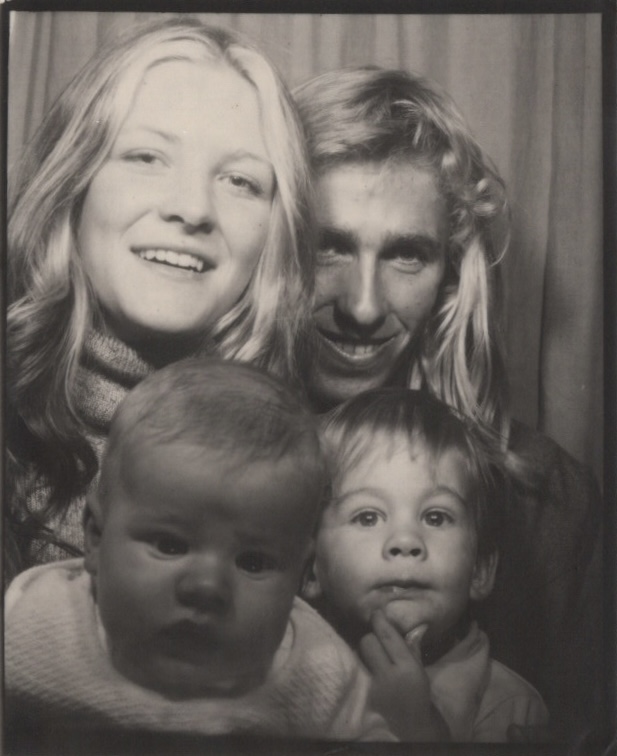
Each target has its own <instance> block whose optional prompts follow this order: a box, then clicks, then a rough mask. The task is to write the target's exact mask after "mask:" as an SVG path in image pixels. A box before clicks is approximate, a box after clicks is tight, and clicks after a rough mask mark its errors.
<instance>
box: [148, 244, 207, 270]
mask: <svg viewBox="0 0 617 756" xmlns="http://www.w3.org/2000/svg"><path fill="white" fill-rule="evenodd" d="M135 254H136V255H137V257H139V258H141V259H142V260H147V261H148V262H153V263H158V264H161V265H167V266H169V267H171V268H179V269H181V270H187V271H190V272H191V273H203V272H204V270H206V268H208V267H213V266H211V265H210V266H208V264H207V263H206V261H205V260H203V259H202V258H201V257H197V255H193V254H191V253H190V252H176V251H175V250H173V249H155V248H152V249H138V250H136V251H135Z"/></svg>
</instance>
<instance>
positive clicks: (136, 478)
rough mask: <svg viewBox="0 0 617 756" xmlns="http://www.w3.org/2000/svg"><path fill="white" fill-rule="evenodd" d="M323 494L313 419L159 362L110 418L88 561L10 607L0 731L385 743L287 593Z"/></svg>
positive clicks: (268, 383)
mask: <svg viewBox="0 0 617 756" xmlns="http://www.w3.org/2000/svg"><path fill="white" fill-rule="evenodd" d="M326 482H327V474H326V469H325V464H324V461H323V458H322V453H321V450H320V445H319V439H318V435H317V430H316V427H315V425H314V421H313V419H312V417H311V415H310V413H309V412H308V411H307V410H306V409H305V408H304V406H303V405H302V404H301V403H300V402H299V401H298V400H297V399H296V398H295V397H294V395H293V394H292V393H291V392H290V391H289V390H288V389H286V388H285V387H284V386H282V385H281V384H280V383H279V382H278V381H275V380H274V379H272V378H270V377H269V376H267V375H266V374H265V373H262V372H261V371H259V370H257V369H256V368H252V367H249V366H247V365H241V364H236V363H230V362H222V361H219V360H215V359H190V360H183V361H181V362H177V363H175V364H173V365H170V366H168V367H166V368H164V369H162V370H160V371H158V372H157V373H155V374H154V375H152V376H151V377H149V378H147V379H146V380H144V381H143V382H142V383H140V384H139V385H138V386H137V387H136V388H135V389H134V390H133V391H132V392H131V393H130V395H129V396H128V397H127V399H126V400H125V401H124V402H123V403H122V405H121V407H120V409H119V410H118V412H117V413H116V415H115V417H114V421H113V424H112V430H111V434H110V438H109V444H108V448H107V451H106V455H105V457H104V460H103V464H102V470H101V476H100V480H99V482H98V486H97V487H96V490H95V491H94V492H93V493H92V494H91V496H90V497H89V501H88V505H87V511H86V516H85V542H86V553H85V558H84V559H83V560H82V559H73V560H67V561H63V562H57V563H55V564H48V565H44V566H39V567H34V568H32V569H30V570H28V571H26V572H25V573H22V574H21V575H19V576H18V577H17V578H16V579H15V581H14V582H13V584H12V585H11V587H10V589H9V592H8V594H7V597H6V614H5V664H6V666H5V681H6V691H7V704H8V713H9V716H10V720H9V727H10V726H11V725H15V724H16V723H18V722H21V723H22V724H23V721H22V719H21V718H22V717H24V716H26V715H27V717H28V719H29V721H34V722H38V723H40V722H41V721H45V720H46V721H48V723H49V731H50V732H54V731H56V730H57V729H58V728H62V727H66V728H67V730H69V729H71V728H74V727H79V728H92V729H97V728H98V729H101V730H108V731H109V730H111V731H112V732H115V731H117V730H121V731H124V730H127V729H128V730H132V731H140V732H147V731H152V730H155V731H164V732H167V733H169V732H178V733H181V732H185V733H186V732H189V733H204V734H210V735H212V734H227V733H259V734H262V735H268V736H272V735H275V736H288V737H289V736H298V737H300V736H302V737H318V738H322V739H375V740H388V739H390V740H392V739H393V738H392V736H391V735H390V734H389V732H388V730H387V728H386V726H385V724H384V722H383V720H382V718H381V717H380V716H379V715H377V714H374V713H371V712H370V711H369V710H368V709H367V707H366V701H367V697H368V690H369V677H368V675H367V674H366V671H365V670H363V669H362V668H361V666H360V665H359V663H358V662H357V661H356V658H355V656H354V654H353V653H352V651H351V650H350V649H349V648H348V647H347V646H346V644H345V643H344V642H343V641H342V640H341V639H340V638H339V637H338V636H337V634H336V633H335V632H334V631H333V630H332V629H331V628H330V626H329V625H327V624H326V622H324V620H323V619H322V618H321V617H320V616H319V615H318V614H317V613H316V612H315V611H314V610H313V609H311V608H310V607H309V606H308V605H307V604H305V603H304V602H303V601H302V600H301V599H298V598H296V593H297V591H298V589H299V584H300V581H301V577H302V574H303V571H304V569H305V566H306V562H307V560H308V559H309V557H310V555H311V549H312V546H313V537H312V536H313V534H314V528H315V524H316V521H317V518H318V514H319V507H320V503H321V502H322V500H323V491H324V487H325V485H326Z"/></svg>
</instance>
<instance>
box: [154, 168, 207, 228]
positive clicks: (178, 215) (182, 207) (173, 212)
mask: <svg viewBox="0 0 617 756" xmlns="http://www.w3.org/2000/svg"><path fill="white" fill-rule="evenodd" d="M213 192H214V187H212V185H211V182H210V181H208V179H207V176H205V175H204V172H203V171H202V170H200V169H199V167H198V166H185V167H179V168H178V169H177V170H176V171H174V172H173V174H172V175H170V177H169V187H168V190H167V192H166V193H165V196H164V197H163V199H162V200H161V202H160V205H159V212H160V215H161V217H162V218H163V219H164V220H166V221H168V222H170V223H178V224H180V225H182V226H184V230H185V231H187V233H197V232H202V233H208V232H210V231H211V230H212V228H213V227H214V225H215V222H216V206H215V201H214V194H213Z"/></svg>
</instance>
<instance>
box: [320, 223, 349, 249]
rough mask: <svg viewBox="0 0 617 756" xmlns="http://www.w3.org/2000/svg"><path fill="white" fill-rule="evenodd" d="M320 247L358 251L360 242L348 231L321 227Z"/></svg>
mask: <svg viewBox="0 0 617 756" xmlns="http://www.w3.org/2000/svg"><path fill="white" fill-rule="evenodd" d="M319 246H320V247H321V248H322V249H325V248H327V247H337V248H338V249H343V250H346V251H351V250H353V249H356V248H357V246H358V240H357V237H356V235H355V234H354V233H353V231H348V230H347V229H343V228H336V227H335V226H320V227H319Z"/></svg>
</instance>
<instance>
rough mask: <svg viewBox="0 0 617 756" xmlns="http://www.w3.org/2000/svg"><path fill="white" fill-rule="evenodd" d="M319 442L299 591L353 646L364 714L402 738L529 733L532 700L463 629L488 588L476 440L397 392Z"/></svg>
mask: <svg viewBox="0 0 617 756" xmlns="http://www.w3.org/2000/svg"><path fill="white" fill-rule="evenodd" d="M323 438H324V442H325V444H326V447H327V449H328V452H329V455H330V458H331V460H332V463H333V470H334V479H333V490H332V496H331V500H330V502H329V504H328V505H327V507H326V510H325V512H324V514H323V516H322V519H321V525H320V529H319V533H318V538H317V545H316V557H315V562H314V569H313V573H312V574H311V575H310V577H309V579H308V582H307V583H306V584H305V595H306V596H307V597H308V598H309V599H312V600H313V601H314V602H315V603H316V604H317V606H318V607H319V608H320V610H321V611H322V613H323V614H324V615H325V616H326V617H327V618H328V619H329V620H330V621H331V622H332V623H333V625H334V626H335V627H336V629H337V630H338V631H339V632H340V633H341V634H342V635H343V637H344V638H346V639H347V640H348V641H349V642H350V644H351V645H352V646H353V647H356V648H358V649H359V651H360V654H361V656H362V658H363V660H364V662H365V663H366V665H367V667H368V668H369V670H370V671H371V673H372V675H373V678H374V689H373V692H372V702H373V705H374V706H375V708H376V709H377V710H379V711H381V713H382V714H383V715H384V717H385V718H386V719H387V721H388V723H389V725H390V726H391V728H392V730H393V731H394V733H395V734H396V735H397V736H398V737H399V738H400V739H401V740H415V741H422V740H442V739H448V740H449V739H451V740H454V741H467V742H470V741H471V742H480V741H502V742H505V741H507V740H508V738H509V732H510V736H512V735H513V734H515V731H517V727H518V728H519V729H518V732H525V733H527V734H528V733H530V732H531V733H534V732H535V733H538V732H540V731H541V728H542V726H543V725H544V724H545V723H546V719H547V712H546V709H545V706H544V703H543V702H542V699H541V698H540V695H539V694H538V693H537V691H536V690H535V689H534V688H532V687H531V686H530V685H529V684H528V683H527V682H526V681H525V680H523V679H522V678H520V677H519V676H518V675H516V674H515V673H514V672H513V671H511V670H509V669H507V668H506V667H504V666H503V665H502V664H500V663H499V662H497V661H494V660H491V658H490V656H489V643H488V639H487V637H486V635H485V634H484V633H483V632H482V631H481V630H480V629H479V627H478V625H477V624H476V622H474V620H473V612H472V608H473V604H474V603H475V602H478V601H481V600H482V599H484V598H486V597H487V596H488V595H489V593H490V591H491V589H492V587H493V582H494V578H495V571H496V568H497V535H498V532H499V527H500V509H501V504H500V497H499V485H498V482H497V478H496V476H497V472H496V469H495V468H496V465H495V464H493V463H492V462H491V461H490V456H491V455H490V454H489V452H488V450H487V449H485V448H484V447H483V446H482V443H481V441H480V439H479V438H478V437H477V436H476V434H475V433H474V432H473V430H472V429H471V428H470V427H469V425H468V424H467V423H466V422H465V421H463V420H461V419H460V418H459V417H458V416H457V415H456V414H455V413H454V411H451V410H450V409H449V408H448V407H446V405H444V404H442V403H441V402H438V401H437V400H434V399H432V398H430V397H429V396H428V395H426V394H424V393H421V392H417V391H410V390H407V389H381V390H375V391H371V392H367V393H366V394H362V395H359V396H357V397H355V398H354V399H351V400H350V401H348V402H346V403H345V404H343V405H341V406H340V407H339V408H338V409H336V410H334V411H333V412H332V413H331V414H330V415H329V416H327V418H326V420H325V424H324V428H323ZM523 737H525V736H523Z"/></svg>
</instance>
